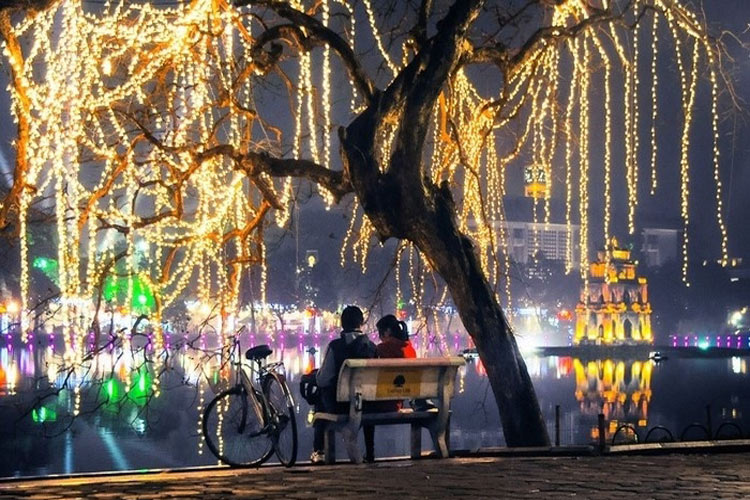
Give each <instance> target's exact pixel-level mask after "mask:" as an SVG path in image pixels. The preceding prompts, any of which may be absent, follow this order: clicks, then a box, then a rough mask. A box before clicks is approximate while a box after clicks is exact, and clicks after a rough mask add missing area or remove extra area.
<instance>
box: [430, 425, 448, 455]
mask: <svg viewBox="0 0 750 500" xmlns="http://www.w3.org/2000/svg"><path fill="white" fill-rule="evenodd" d="M445 435H446V429H445V428H443V429H436V428H435V427H430V436H431V437H432V443H433V444H434V445H435V451H436V452H437V454H438V456H439V457H440V458H448V457H449V456H450V453H449V452H448V443H447V441H446V439H445Z"/></svg>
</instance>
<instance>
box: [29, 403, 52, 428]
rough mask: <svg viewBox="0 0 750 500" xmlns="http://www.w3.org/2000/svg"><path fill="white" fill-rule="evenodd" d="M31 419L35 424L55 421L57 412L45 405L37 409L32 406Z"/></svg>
mask: <svg viewBox="0 0 750 500" xmlns="http://www.w3.org/2000/svg"><path fill="white" fill-rule="evenodd" d="M31 420H33V421H34V423H35V424H43V423H45V422H55V421H57V412H56V411H55V410H53V409H52V408H47V407H46V406H41V407H39V409H36V408H34V409H33V410H31Z"/></svg>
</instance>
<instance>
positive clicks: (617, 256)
mask: <svg viewBox="0 0 750 500" xmlns="http://www.w3.org/2000/svg"><path fill="white" fill-rule="evenodd" d="M653 341H654V338H653V335H652V332H651V304H650V303H649V301H648V285H647V281H646V278H643V277H639V276H638V275H637V274H636V262H634V261H632V260H631V258H630V250H627V249H624V248H620V247H619V245H618V243H617V239H615V238H612V239H611V240H610V241H609V243H608V245H607V247H606V248H605V249H603V250H600V251H599V252H598V259H597V260H596V261H595V262H592V263H591V265H590V280H589V286H588V294H587V293H586V287H583V288H582V290H581V300H580V302H579V303H578V306H577V307H576V331H575V337H574V339H573V343H574V344H576V345H577V344H605V345H611V344H651V343H653Z"/></svg>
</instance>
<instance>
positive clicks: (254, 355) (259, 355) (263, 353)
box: [245, 344, 273, 361]
mask: <svg viewBox="0 0 750 500" xmlns="http://www.w3.org/2000/svg"><path fill="white" fill-rule="evenodd" d="M272 352H273V350H272V349H271V348H270V347H268V346H267V345H266V344H261V345H256V346H255V347H251V348H250V349H248V350H247V352H246V353H245V357H246V358H247V359H251V360H253V361H260V360H261V359H263V358H265V357H267V356H268V355H269V354H271V353H272Z"/></svg>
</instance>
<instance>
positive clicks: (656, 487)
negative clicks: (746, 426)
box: [0, 454, 750, 500]
mask: <svg viewBox="0 0 750 500" xmlns="http://www.w3.org/2000/svg"><path fill="white" fill-rule="evenodd" d="M230 497H235V498H289V499H296V498H375V497H376V498H378V499H379V500H381V499H386V498H398V499H403V498H451V497H472V498H534V499H540V498H565V497H577V498H617V499H619V498H624V497H633V498H639V499H648V498H658V499H661V498H683V497H694V498H750V454H723V455H667V456H650V457H646V456H627V457H625V456H621V457H611V456H610V457H585V458H456V459H450V460H420V461H417V462H410V461H392V462H382V463H378V464H374V465H360V466H355V465H338V466H330V467H329V466H318V467H309V466H298V467H294V468H292V469H289V470H285V469H282V468H278V467H267V468H263V469H260V470H230V469H223V468H216V469H204V470H200V471H192V472H162V473H152V474H130V475H120V476H99V477H92V476H89V477H80V478H73V479H45V480H37V481H23V482H10V483H0V500H1V499H6V498H27V499H37V500H42V499H53V498H66V499H67V498H93V499H103V498H123V499H136V498H142V499H156V498H167V499H168V498H200V499H218V498H230Z"/></svg>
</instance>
